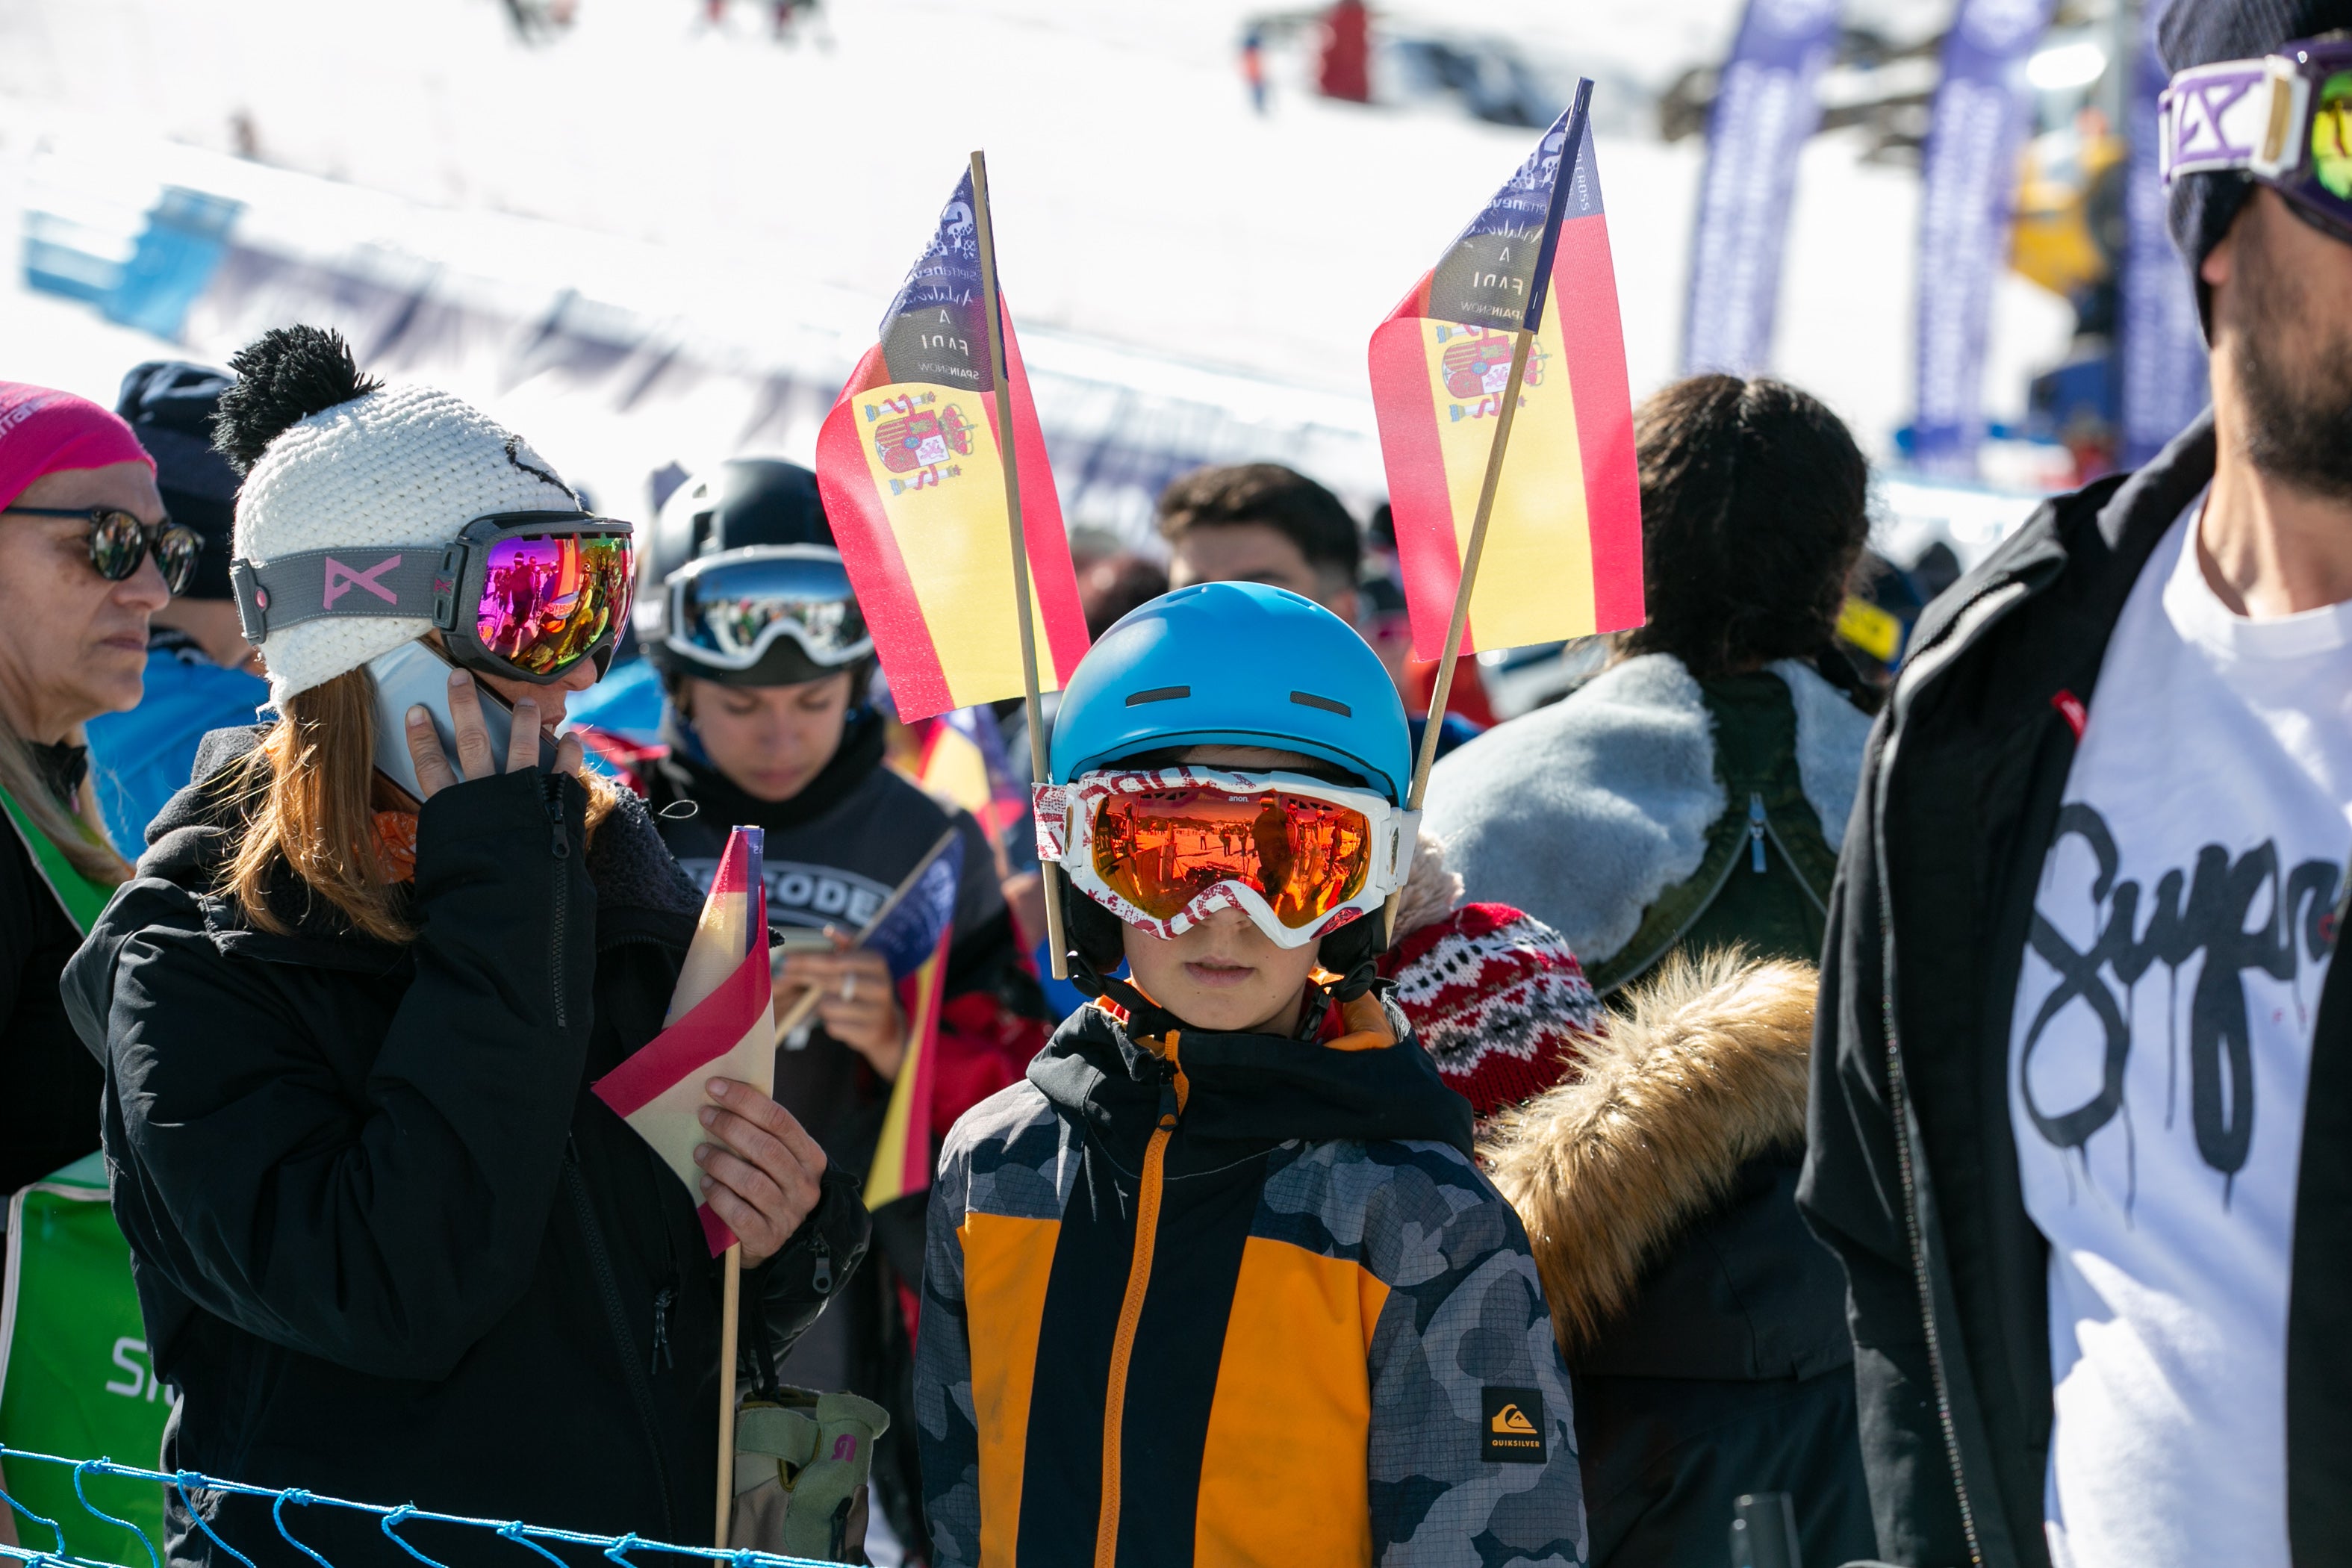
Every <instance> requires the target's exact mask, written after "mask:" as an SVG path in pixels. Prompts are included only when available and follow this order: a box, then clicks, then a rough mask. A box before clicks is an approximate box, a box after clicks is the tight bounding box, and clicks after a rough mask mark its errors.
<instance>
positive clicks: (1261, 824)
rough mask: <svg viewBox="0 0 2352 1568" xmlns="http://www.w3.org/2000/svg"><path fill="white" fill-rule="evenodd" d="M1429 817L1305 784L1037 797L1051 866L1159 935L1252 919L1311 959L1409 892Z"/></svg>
mask: <svg viewBox="0 0 2352 1568" xmlns="http://www.w3.org/2000/svg"><path fill="white" fill-rule="evenodd" d="M1420 815H1421V814H1420V813H1418V812H1408V811H1400V810H1398V809H1397V808H1396V807H1395V806H1393V805H1390V804H1389V803H1388V801H1387V800H1386V799H1384V798H1382V797H1381V796H1380V795H1374V794H1372V793H1371V792H1370V791H1369V790H1360V789H1349V788H1346V787H1344V786H1342V785H1339V784H1325V783H1323V782H1321V781H1320V780H1318V779H1311V778H1307V777H1305V776H1303V775H1301V774H1297V773H1227V772H1223V771H1222V770H1219V769H1213V768H1195V767H1175V768H1160V769H1157V770H1150V771H1137V772H1106V773H1085V774H1081V775H1080V776H1079V777H1078V778H1077V779H1076V781H1074V782H1073V783H1070V784H1041V785H1039V786H1038V787H1037V790H1036V821H1037V855H1038V858H1040V859H1043V860H1053V861H1056V862H1058V863H1059V864H1060V865H1061V867H1062V869H1063V871H1064V873H1065V874H1066V875H1067V876H1068V877H1069V879H1070V882H1071V885H1072V886H1074V887H1076V889H1078V890H1079V891H1080V892H1082V893H1084V894H1086V895H1087V897H1088V898H1090V899H1092V900H1094V901H1095V902H1097V903H1098V904H1100V905H1102V906H1103V907H1104V908H1105V909H1107V910H1110V911H1111V912H1112V913H1113V914H1115V915H1117V916H1118V918H1119V919H1120V920H1122V921H1126V922H1127V923H1128V924H1129V925H1133V926H1140V927H1142V928H1143V929H1144V930H1146V931H1151V932H1152V933H1154V934H1155V935H1158V936H1161V937H1172V936H1175V935H1177V934H1179V933H1180V932H1182V931H1188V930H1190V929H1191V928H1192V927H1193V926H1195V925H1197V924H1199V923H1200V922H1201V921H1204V920H1206V919H1207V918H1208V917H1209V916H1210V915H1212V914H1213V913H1215V912H1216V911H1217V910H1222V909H1238V910H1242V911H1243V912H1244V914H1246V915H1248V916H1249V918H1250V920H1251V921H1253V922H1254V923H1255V925H1256V926H1257V928H1258V929H1259V930H1260V931H1264V932H1265V934H1266V935H1267V937H1269V938H1270V939H1272V940H1273V941H1274V942H1275V943H1276V945H1277V946H1281V947H1304V946H1306V945H1307V943H1308V942H1313V941H1315V940H1317V939H1318V938H1319V937H1323V936H1327V935H1328V934H1330V933H1331V932H1332V931H1337V930H1339V928H1340V927H1341V926H1343V925H1346V924H1347V923H1348V922H1349V921H1352V920H1354V919H1356V918H1357V917H1358V916H1360V915H1363V914H1367V913H1370V911H1372V910H1377V909H1378V908H1380V906H1381V904H1382V903H1383V902H1385V901H1386V900H1387V899H1388V896H1389V894H1390V893H1391V892H1393V891H1394V890H1395V889H1397V888H1399V887H1401V886H1402V885H1403V882H1404V877H1405V872H1406V870H1407V869H1408V868H1410V867H1411V865H1412V844H1413V837H1414V833H1415V830H1416V828H1417V826H1418V825H1419V822H1420Z"/></svg>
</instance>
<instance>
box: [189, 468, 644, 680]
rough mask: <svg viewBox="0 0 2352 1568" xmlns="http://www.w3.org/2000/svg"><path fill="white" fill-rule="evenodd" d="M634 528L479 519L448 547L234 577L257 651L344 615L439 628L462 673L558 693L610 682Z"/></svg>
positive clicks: (357, 552)
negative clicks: (278, 636)
mask: <svg viewBox="0 0 2352 1568" xmlns="http://www.w3.org/2000/svg"><path fill="white" fill-rule="evenodd" d="M629 539H630V525H629V524H628V523H625V522H623V521H619V520H617V519H614V518H604V517H593V516H591V515H590V514H588V513H587V512H584V511H509V512H496V513H493V514H491V515H489V516H488V517H478V518H476V519H475V520H474V521H471V522H469V523H467V524H466V526H465V527H464V528H463V529H461V530H460V531H458V534H457V539H456V540H455V541H453V542H447V543H443V544H415V545H392V546H383V545H377V546H372V547H357V548H354V547H337V548H335V549H332V550H305V551H300V552H296V553H293V554H289V555H281V556H279V557H278V558H277V559H276V560H274V561H267V562H253V561H245V560H238V561H235V562H232V563H230V566H229V582H230V585H231V586H232V587H233V588H234V589H235V590H236V609H237V618H238V620H239V621H241V622H242V623H243V624H244V628H245V637H246V640H247V642H250V643H252V644H253V645H254V646H255V647H261V648H264V649H265V654H264V657H267V651H266V650H267V639H268V637H269V635H270V634H271V633H273V632H278V631H283V630H284V629H285V628H287V627H288V626H299V625H300V624H301V623H303V622H305V621H314V620H320V619H323V618H326V617H329V616H375V617H378V618H382V617H385V616H400V617H404V618H413V619H415V620H418V621H430V622H431V623H432V625H433V626H435V627H436V628H437V629H438V630H439V631H440V633H441V635H442V640H443V641H444V643H445V644H446V646H447V649H448V654H449V658H450V662H452V663H454V664H457V665H459V666H461V667H463V668H467V669H471V670H475V671H478V672H479V673H482V674H487V675H501V676H508V677H510V678H512V679H518V680H526V681H530V682H531V683H532V684H534V685H539V686H546V685H550V684H552V683H553V682H555V681H557V680H560V679H562V678H563V677H564V676H566V675H568V674H570V673H571V671H572V669H573V668H576V667H577V666H578V665H579V663H580V661H581V660H582V659H583V658H589V657H591V656H595V657H596V658H597V669H598V672H599V673H600V674H601V673H602V672H603V670H604V668H605V666H607V665H609V664H610V663H611V662H612V654H613V647H614V644H615V643H616V642H617V641H618V640H619V637H620V632H621V628H622V627H624V626H626V625H628V620H629V595H630V592H631V588H632V585H633V584H634V583H635V561H634V560H633V558H632V555H631V551H630V543H629Z"/></svg>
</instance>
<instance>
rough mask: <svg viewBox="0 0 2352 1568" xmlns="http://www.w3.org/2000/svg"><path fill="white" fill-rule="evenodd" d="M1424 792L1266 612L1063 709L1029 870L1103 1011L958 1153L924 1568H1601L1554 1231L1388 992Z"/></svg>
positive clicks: (935, 1226) (1333, 624) (949, 1175)
mask: <svg viewBox="0 0 2352 1568" xmlns="http://www.w3.org/2000/svg"><path fill="white" fill-rule="evenodd" d="M1410 768H1411V759H1410V756H1409V753H1408V748H1407V743H1406V731H1405V721H1404V712H1403V709H1402V705H1401V704H1400V702H1399V701H1398V699H1397V695H1396V689H1395V687H1394V686H1393V685H1392V684H1391V682H1390V680H1389V679H1388V676H1387V673H1386V671H1385V670H1384V669H1383V668H1381V663H1380V660H1379V658H1377V657H1376V656H1375V655H1374V654H1373V653H1372V651H1371V650H1370V648H1369V647H1366V646H1365V645H1364V643H1363V641H1362V639H1360V637H1357V636H1356V634H1355V633H1354V632H1353V631H1352V630H1351V629H1349V626H1347V625H1346V623H1345V622H1343V621H1340V620H1339V618H1338V617H1336V616H1333V615H1331V614H1330V613H1329V612H1328V611H1327V610H1324V609H1322V608H1320V607H1319V606H1318V605H1315V604H1313V603H1312V602H1310V601H1308V600H1307V599H1304V598H1301V597H1299V596H1298V595H1295V594H1291V593H1288V592H1286V591H1284V590H1282V589H1279V588H1272V587H1266V586H1264V585H1261V584H1244V583H1214V584H1202V585H1200V586H1197V587H1193V588H1188V589H1181V590H1179V591H1178V592H1176V593H1173V594H1169V595H1164V596H1162V597H1161V598H1159V599H1156V600H1154V601H1152V602H1151V603H1150V604H1149V605H1144V606H1143V607H1142V608H1140V609H1139V610H1137V611H1135V612H1134V613H1133V614H1131V615H1129V616H1127V617H1126V618H1125V619H1124V620H1122V621H1121V622H1120V623H1119V624H1118V626H1115V627H1113V628H1112V629H1111V630H1110V631H1109V632H1108V633H1107V634H1106V635H1105V636H1104V637H1103V639H1102V640H1101V641H1100V642H1099V643H1097V645H1096V646H1095V648H1094V650H1093V651H1092V652H1091V653H1089V654H1088V655H1087V658H1086V661H1085V662H1084V663H1083V664H1081V665H1080V666H1079V668H1078V669H1077V671H1076V674H1075V675H1074V676H1073V677H1072V679H1071V680H1070V683H1069V689H1068V690H1067V691H1066V693H1065V694H1064V697H1063V700H1062V704H1061V709H1060V711H1059V713H1058V715H1057V716H1056V718H1055V727H1054V735H1053V748H1052V759H1051V766H1050V768H1049V770H1048V772H1049V781H1048V783H1047V784H1045V785H1044V786H1043V787H1041V788H1040V790H1039V792H1038V797H1039V798H1038V821H1039V838H1040V851H1041V853H1042V854H1044V855H1045V857H1046V858H1054V859H1057V860H1058V861H1059V862H1060V864H1061V866H1062V868H1063V870H1064V872H1065V879H1066V882H1067V883H1068V884H1069V892H1068V894H1067V896H1066V899H1065V910H1066V914H1067V916H1068V929H1069V936H1070V946H1071V948H1072V950H1073V952H1072V957H1073V959H1074V961H1075V963H1074V969H1075V971H1076V973H1077V975H1078V977H1079V979H1080V982H1081V984H1083V985H1086V986H1087V987H1089V988H1091V989H1092V990H1094V991H1096V992H1097V993H1099V994H1101V995H1102V1000H1101V1001H1099V1002H1097V1003H1096V1004H1095V1005H1092V1006H1089V1007H1087V1008H1084V1009H1082V1010H1081V1011H1079V1012H1078V1013H1077V1014H1076V1015H1073V1016H1072V1017H1071V1018H1070V1019H1069V1020H1068V1021H1067V1022H1066V1023H1065V1024H1064V1025H1063V1026H1062V1027H1061V1028H1060V1030H1059V1031H1057V1032H1056V1034H1055V1037H1054V1039H1053V1041H1052V1042H1051V1043H1050V1044H1049V1045H1048V1046H1047V1047H1046V1048H1045V1050H1044V1051H1043V1052H1042V1053H1041V1054H1040V1055H1039V1056H1038V1057H1037V1058H1036V1060H1035V1061H1034V1062H1033V1063H1032V1064H1031V1065H1030V1068H1029V1070H1028V1075H1027V1079H1026V1081H1025V1082H1023V1083H1020V1084H1016V1085H1014V1086H1013V1088H1011V1089H1006V1090H1004V1091H1003V1092H1002V1093H1000V1094H997V1095H995V1096H993V1097H992V1098H991V1099H989V1100H984V1101H982V1103H981V1104H980V1105H979V1106H977V1107H975V1108H974V1109H973V1110H971V1112H970V1113H968V1114H967V1115H966V1116H964V1118H963V1119H962V1120H961V1121H959V1122H958V1123H957V1124H956V1128H955V1131H953V1132H952V1133H951V1134H950V1136H949V1139H948V1142H947V1147H946V1151H945V1153H944V1155H943V1157H942V1161H941V1166H940V1173H939V1176H938V1178H937V1181H936V1184H935V1186H934V1189H933V1195H932V1200H931V1210H930V1237H929V1257H928V1260H927V1264H926V1268H925V1273H924V1279H923V1293H924V1297H925V1300H924V1306H923V1315H922V1336H921V1343H920V1346H919V1351H918V1355H917V1369H916V1414H917V1419H918V1423H919V1427H920V1431H919V1441H920V1444H921V1447H922V1458H923V1479H924V1491H925V1499H926V1502H927V1505H928V1507H929V1513H930V1521H931V1538H932V1549H933V1558H934V1561H935V1562H936V1563H940V1564H942V1565H945V1564H967V1563H970V1564H978V1563H989V1564H1012V1563H1015V1562H1016V1561H1017V1562H1019V1563H1034V1564H1044V1563H1055V1564H1059V1563H1086V1562H1091V1563H1100V1564H1106V1565H1108V1564H1110V1563H1122V1564H1128V1563H1171V1564H1176V1563H1219V1564H1224V1563H1267V1564H1275V1563H1280V1564H1284V1565H1286V1568H1289V1565H1295V1564H1298V1563H1376V1562H1377V1563H1463V1564H1483V1563H1487V1562H1502V1561H1510V1562H1524V1563H1561V1564H1580V1563H1583V1562H1584V1560H1585V1531H1584V1511H1583V1504H1582V1494H1581V1487H1580V1479H1579V1474H1578V1468H1577V1456H1576V1442H1575V1425H1574V1421H1573V1418H1572V1415H1571V1413H1570V1406H1569V1393H1568V1378H1567V1373H1566V1371H1565V1369H1564V1367H1563V1366H1562V1364H1561V1363H1560V1360H1559V1351H1558V1349H1557V1348H1556V1346H1555V1344H1554V1342H1553V1338H1552V1333H1551V1327H1550V1323H1549V1317H1548V1315H1547V1312H1546V1310H1545V1305H1544V1300H1543V1295H1542V1291H1541V1289H1540V1287H1539V1285H1538V1282H1537V1277H1536V1270H1535V1265H1534V1263H1533V1261H1532V1259H1531V1258H1529V1256H1528V1243H1527V1237H1526V1236H1525V1234H1524V1233H1523V1232H1522V1231H1521V1229H1520V1226H1519V1222H1518V1220H1517V1216H1516V1215H1514V1214H1513V1213H1512V1211H1511V1209H1510V1207H1509V1206H1508V1205H1507V1204H1506V1203H1505V1202H1504V1201H1503V1199H1502V1198H1501V1197H1500V1196H1499V1195H1497V1194H1496V1192H1495V1190H1494V1188H1493V1187H1491V1186H1490V1185H1488V1184H1487V1182H1486V1178H1485V1177H1484V1176H1483V1175H1481V1174H1480V1173H1479V1171H1478V1169H1477V1167H1476V1165H1475V1163H1473V1160H1472V1158H1471V1152H1470V1150H1471V1142H1470V1114H1469V1107H1468V1105H1467V1104H1466V1103H1465V1101H1464V1100H1462V1099H1461V1098H1460V1097H1459V1096H1457V1095H1455V1094H1454V1092H1453V1091H1452V1090H1450V1089H1447V1088H1446V1087H1445V1085H1444V1083H1443V1082H1442V1081H1441V1080H1440V1079H1439V1078H1438V1076H1437V1073H1436V1070H1435V1068H1434V1067H1433V1065H1432V1064H1431V1062H1430V1059H1429V1058H1428V1056H1427V1055H1426V1053H1424V1052H1423V1051H1422V1050H1421V1049H1419V1048H1418V1047H1416V1046H1415V1045H1414V1043H1413V1041H1412V1036H1411V1034H1410V1033H1409V1031H1408V1030H1407V1028H1406V1026H1405V1024H1404V1021H1403V1018H1402V1015H1401V1014H1400V1013H1399V1012H1398V1011H1397V1010H1396V1009H1395V1007H1394V1006H1393V1005H1391V1004H1389V1003H1388V1002H1387V1001H1386V1000H1385V999H1384V997H1383V996H1382V995H1381V993H1380V992H1379V991H1378V990H1377V989H1375V988H1374V987H1373V986H1372V984H1371V979H1372V967H1371V965H1372V959H1373V956H1374V955H1375V953H1376V952H1378V951H1379V948H1380V933H1381V906H1382V904H1383V902H1384V901H1385V900H1386V898H1387V896H1388V894H1389V892H1390V891H1391V889H1394V888H1395V887H1396V886H1398V885H1399V883H1400V882H1401V881H1402V879H1403V876H1404V873H1405V869H1406V866H1407V863H1408V862H1409V860H1410V858H1411V854H1412V844H1413V822H1412V814H1410V813H1407V812H1405V811H1403V810H1402V809H1401V806H1402V801H1403V799H1404V795H1405V792H1406V786H1407V782H1408V775H1409V772H1410ZM1122 960H1123V961H1124V962H1125V963H1127V965H1128V970H1129V975H1130V976H1131V978H1130V979H1129V980H1107V979H1104V978H1103V976H1104V975H1106V974H1108V973H1109V972H1110V971H1112V970H1113V969H1115V968H1117V967H1118V964H1119V963H1120V962H1121V961H1122Z"/></svg>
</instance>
